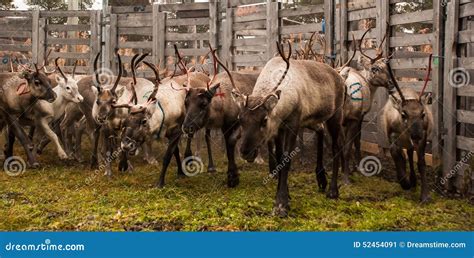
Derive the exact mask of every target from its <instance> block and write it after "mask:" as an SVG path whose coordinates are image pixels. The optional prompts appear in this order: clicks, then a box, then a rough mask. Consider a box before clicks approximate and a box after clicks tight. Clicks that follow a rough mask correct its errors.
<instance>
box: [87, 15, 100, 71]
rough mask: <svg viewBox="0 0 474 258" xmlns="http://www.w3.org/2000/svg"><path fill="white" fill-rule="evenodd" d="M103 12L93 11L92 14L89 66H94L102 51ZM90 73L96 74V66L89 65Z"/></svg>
mask: <svg viewBox="0 0 474 258" xmlns="http://www.w3.org/2000/svg"><path fill="white" fill-rule="evenodd" d="M101 20H102V14H101V11H91V13H90V24H91V41H90V59H89V64H92V62H93V60H94V58H95V56H96V55H97V53H99V52H100V51H101V38H100V34H101V33H100V30H101ZM89 71H90V72H91V73H93V72H94V66H93V65H89Z"/></svg>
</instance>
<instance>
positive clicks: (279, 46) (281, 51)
mask: <svg viewBox="0 0 474 258" xmlns="http://www.w3.org/2000/svg"><path fill="white" fill-rule="evenodd" d="M276 44H277V49H278V53H279V54H280V56H281V58H283V60H284V61H285V63H286V69H285V72H284V73H283V76H282V77H281V79H280V80H279V81H278V83H277V85H276V86H275V87H274V88H273V90H272V92H274V91H275V90H276V89H277V88H278V87H279V86H280V84H281V83H282V82H283V80H284V79H285V76H286V74H287V73H288V70H289V69H290V57H291V43H288V56H285V55H284V49H283V46H282V45H281V44H280V43H279V42H278V41H277V42H276Z"/></svg>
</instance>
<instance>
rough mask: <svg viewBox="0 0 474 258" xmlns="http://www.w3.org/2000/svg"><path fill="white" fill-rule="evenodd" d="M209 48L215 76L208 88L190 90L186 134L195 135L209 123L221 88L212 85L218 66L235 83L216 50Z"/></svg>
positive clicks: (187, 103) (218, 85) (184, 128)
mask: <svg viewBox="0 0 474 258" xmlns="http://www.w3.org/2000/svg"><path fill="white" fill-rule="evenodd" d="M209 48H210V51H209V53H211V54H212V56H213V59H214V76H213V77H212V79H211V80H210V81H209V82H208V83H207V88H192V87H189V88H188V92H187V94H186V99H185V106H186V116H185V118H184V122H183V125H182V129H183V132H184V133H186V134H194V133H195V132H196V131H197V130H199V129H201V128H202V127H204V126H205V125H206V123H207V121H208V118H209V113H210V110H211V102H212V98H213V97H214V96H215V95H216V93H217V90H218V89H219V87H220V83H217V84H215V85H211V84H212V82H213V81H214V79H215V78H216V75H217V65H218V64H220V65H221V66H222V67H224V69H225V70H226V72H227V74H228V75H229V77H230V79H231V82H232V83H233V79H232V75H231V74H230V72H229V70H228V69H227V67H225V66H224V65H223V64H222V62H221V61H220V60H219V59H218V58H217V56H216V50H214V49H212V47H211V46H209Z"/></svg>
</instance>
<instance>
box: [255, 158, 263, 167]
mask: <svg viewBox="0 0 474 258" xmlns="http://www.w3.org/2000/svg"><path fill="white" fill-rule="evenodd" d="M254 162H255V163H257V164H258V165H263V164H265V160H263V158H262V157H257V158H256V159H255V161H254Z"/></svg>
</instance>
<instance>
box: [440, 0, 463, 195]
mask: <svg viewBox="0 0 474 258" xmlns="http://www.w3.org/2000/svg"><path fill="white" fill-rule="evenodd" d="M447 10H448V15H447V18H446V19H447V21H446V30H445V36H446V37H445V45H444V48H445V60H444V68H445V69H444V93H443V123H444V131H445V136H444V146H443V177H444V178H446V179H447V178H448V174H449V173H450V172H451V170H452V169H453V167H454V166H455V164H456V159H457V146H456V135H457V126H456V125H457V121H456V107H457V96H456V88H455V87H453V85H451V84H450V80H451V79H450V78H449V77H450V73H451V72H452V71H453V69H454V68H455V67H457V54H456V50H457V33H458V27H459V0H451V2H449V4H448V9H447ZM446 181H448V183H446V184H445V185H444V186H445V187H446V188H447V189H448V190H451V186H452V184H451V182H452V180H446Z"/></svg>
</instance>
